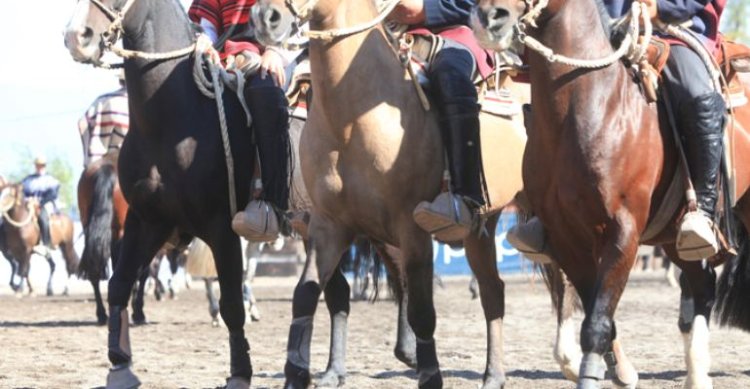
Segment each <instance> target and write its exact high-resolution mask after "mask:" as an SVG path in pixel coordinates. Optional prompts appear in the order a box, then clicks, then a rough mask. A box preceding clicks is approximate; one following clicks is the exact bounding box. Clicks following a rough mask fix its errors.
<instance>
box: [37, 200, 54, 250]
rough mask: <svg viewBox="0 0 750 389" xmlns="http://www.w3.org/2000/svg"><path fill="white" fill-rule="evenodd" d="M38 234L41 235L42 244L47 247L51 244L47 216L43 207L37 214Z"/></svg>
mask: <svg viewBox="0 0 750 389" xmlns="http://www.w3.org/2000/svg"><path fill="white" fill-rule="evenodd" d="M39 232H40V234H41V235H42V243H43V244H44V245H45V246H47V247H49V246H50V244H52V237H51V235H50V231H49V214H48V213H47V210H46V209H44V207H42V210H41V211H40V212H39Z"/></svg>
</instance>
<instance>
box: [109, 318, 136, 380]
mask: <svg viewBox="0 0 750 389" xmlns="http://www.w3.org/2000/svg"><path fill="white" fill-rule="evenodd" d="M109 313H110V315H109V343H108V345H109V353H108V356H109V361H110V362H111V363H112V365H113V366H119V365H129V364H130V361H131V359H132V355H133V354H132V352H131V351H130V334H129V331H128V325H129V323H130V322H129V318H128V309H127V307H124V306H122V305H110V306H109Z"/></svg>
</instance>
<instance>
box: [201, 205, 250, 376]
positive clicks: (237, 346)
mask: <svg viewBox="0 0 750 389" xmlns="http://www.w3.org/2000/svg"><path fill="white" fill-rule="evenodd" d="M216 222H217V223H216V224H214V225H213V226H212V228H210V235H209V236H208V239H207V240H206V243H207V244H208V246H209V247H210V248H211V252H212V253H213V255H214V262H215V264H216V271H217V274H218V277H219V290H220V292H221V296H220V297H219V312H220V313H221V318H222V319H223V320H224V324H226V326H227V330H228V331H229V357H230V361H229V365H230V369H229V372H230V377H229V378H228V379H227V387H228V388H233V389H240V388H245V389H246V388H249V387H250V380H251V378H252V375H253V367H252V365H251V363H250V345H249V343H248V342H247V339H246V338H245V330H244V326H245V303H244V300H243V296H242V284H243V282H242V280H243V272H242V248H241V246H240V238H239V237H238V236H237V235H236V234H235V233H234V231H232V229H231V223H230V222H229V220H224V219H223V218H220V219H218V220H217V221H216Z"/></svg>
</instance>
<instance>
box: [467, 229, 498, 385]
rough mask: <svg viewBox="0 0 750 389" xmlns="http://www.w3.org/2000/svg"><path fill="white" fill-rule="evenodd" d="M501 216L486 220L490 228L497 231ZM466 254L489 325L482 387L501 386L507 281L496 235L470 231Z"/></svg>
mask: <svg viewBox="0 0 750 389" xmlns="http://www.w3.org/2000/svg"><path fill="white" fill-rule="evenodd" d="M498 217H499V216H497V215H496V216H493V217H491V218H490V219H489V220H487V224H486V226H487V231H492V232H494V231H495V226H496V225H497V220H498ZM464 248H465V249H466V257H467V259H468V260H469V266H470V267H471V271H472V273H474V277H476V279H477V283H478V284H479V295H480V300H481V302H482V310H483V311H484V318H485V321H486V324H487V365H486V367H485V370H484V380H483V385H482V389H499V388H502V387H503V385H505V369H504V368H503V317H504V316H505V283H504V282H503V280H501V279H500V275H499V274H498V271H497V252H496V250H495V235H494V233H492V234H481V236H477V234H470V235H469V236H468V237H467V238H466V239H465V240H464Z"/></svg>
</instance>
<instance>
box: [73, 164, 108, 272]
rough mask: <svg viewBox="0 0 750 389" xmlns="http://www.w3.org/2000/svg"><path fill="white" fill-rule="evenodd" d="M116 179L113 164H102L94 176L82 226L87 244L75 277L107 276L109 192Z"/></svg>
mask: <svg viewBox="0 0 750 389" xmlns="http://www.w3.org/2000/svg"><path fill="white" fill-rule="evenodd" d="M115 179H116V176H115V168H114V166H112V165H102V167H101V168H99V170H98V171H97V172H96V173H94V176H93V180H94V191H93V194H92V198H91V206H90V211H89V220H88V223H87V224H86V227H85V228H84V234H85V236H86V245H85V247H84V249H83V254H82V255H81V263H80V264H79V265H78V276H79V277H81V278H84V279H91V280H101V279H106V278H107V274H106V269H107V260H108V259H109V257H110V256H111V254H112V247H111V246H112V218H113V217H114V205H113V203H112V191H113V190H114V187H115Z"/></svg>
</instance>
